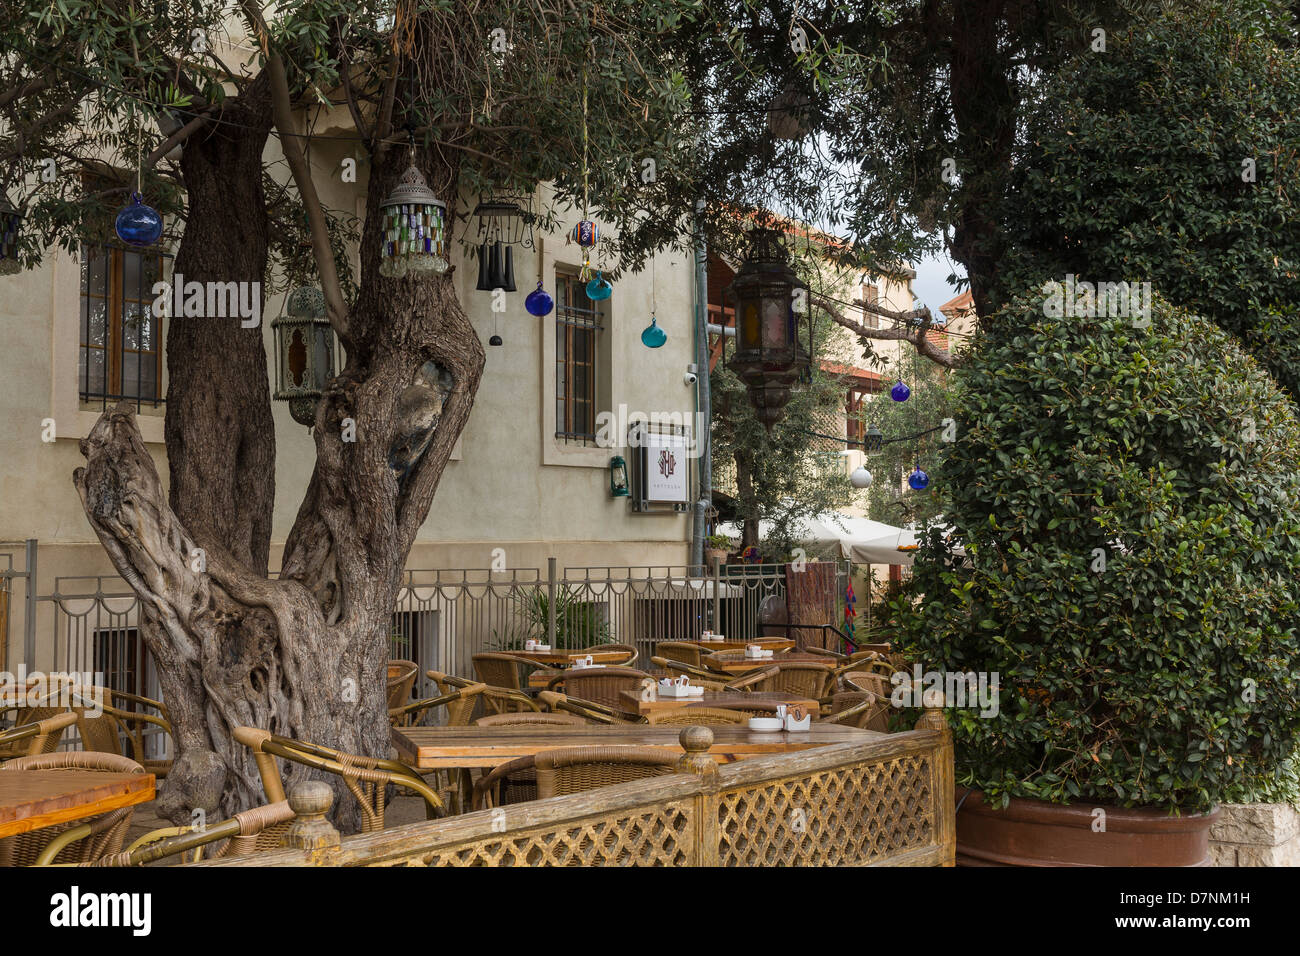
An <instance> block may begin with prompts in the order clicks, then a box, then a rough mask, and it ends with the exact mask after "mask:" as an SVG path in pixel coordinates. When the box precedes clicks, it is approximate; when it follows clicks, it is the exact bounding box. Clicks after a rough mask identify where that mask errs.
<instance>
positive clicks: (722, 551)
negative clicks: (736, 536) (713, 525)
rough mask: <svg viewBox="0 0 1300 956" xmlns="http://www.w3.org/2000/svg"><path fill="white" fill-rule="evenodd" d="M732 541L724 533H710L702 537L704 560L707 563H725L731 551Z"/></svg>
mask: <svg viewBox="0 0 1300 956" xmlns="http://www.w3.org/2000/svg"><path fill="white" fill-rule="evenodd" d="M731 545H732V541H731V539H730V538H729V537H727V536H726V535H725V534H711V535H709V536H708V537H707V538H705V539H704V560H705V562H706V563H707V564H710V565H713V564H725V563H726V560H727V555H728V554H730V553H731Z"/></svg>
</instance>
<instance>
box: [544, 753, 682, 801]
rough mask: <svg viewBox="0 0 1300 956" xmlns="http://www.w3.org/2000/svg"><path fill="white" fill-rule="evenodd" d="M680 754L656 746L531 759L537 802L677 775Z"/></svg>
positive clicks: (552, 754) (555, 754)
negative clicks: (650, 778) (598, 788)
mask: <svg viewBox="0 0 1300 956" xmlns="http://www.w3.org/2000/svg"><path fill="white" fill-rule="evenodd" d="M680 759H681V754H679V753H673V752H672V751H670V750H664V749H661V748H659V747H563V748H561V749H559V750H543V751H542V752H541V753H539V754H537V755H536V756H535V758H534V761H533V762H534V766H536V768H537V799H539V800H546V799H548V798H549V797H559V796H563V795H564V794H568V793H582V792H583V791H585V790H594V789H596V788H597V787H609V786H613V785H614V784H618V783H627V782H628V781H629V780H642V779H644V778H646V777H658V776H662V775H665V774H671V773H676V772H677V763H678V761H679V760H680Z"/></svg>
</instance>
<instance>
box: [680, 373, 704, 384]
mask: <svg viewBox="0 0 1300 956" xmlns="http://www.w3.org/2000/svg"><path fill="white" fill-rule="evenodd" d="M699 380H700V377H699V376H698V375H696V374H695V373H694V372H687V373H686V374H685V375H683V376H682V381H683V382H685V383H686V384H687V385H688V386H689V385H694V384H695V383H696V382H698V381H699Z"/></svg>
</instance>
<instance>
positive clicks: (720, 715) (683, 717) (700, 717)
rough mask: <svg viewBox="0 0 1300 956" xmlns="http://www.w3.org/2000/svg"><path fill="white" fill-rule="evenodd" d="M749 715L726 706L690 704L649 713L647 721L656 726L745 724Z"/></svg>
mask: <svg viewBox="0 0 1300 956" xmlns="http://www.w3.org/2000/svg"><path fill="white" fill-rule="evenodd" d="M749 717H750V715H749V714H747V713H745V712H744V711H742V710H731V709H729V708H724V707H704V706H698V707H695V706H691V705H689V704H688V705H687V706H685V707H677V708H674V709H673V710H661V711H658V712H656V713H651V714H647V715H646V723H649V724H653V725H654V726H656V727H662V726H673V727H677V726H681V727H690V726H692V725H694V724H699V725H701V726H716V725H718V724H743V723H745V722H746V721H748V720H749Z"/></svg>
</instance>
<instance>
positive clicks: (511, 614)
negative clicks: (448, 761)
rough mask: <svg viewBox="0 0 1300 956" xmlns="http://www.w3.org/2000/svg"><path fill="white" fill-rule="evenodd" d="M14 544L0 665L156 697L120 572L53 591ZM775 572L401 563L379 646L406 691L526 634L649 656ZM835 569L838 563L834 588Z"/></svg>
mask: <svg viewBox="0 0 1300 956" xmlns="http://www.w3.org/2000/svg"><path fill="white" fill-rule="evenodd" d="M25 550H26V560H25V563H24V566H23V568H22V569H21V570H17V569H16V568H15V567H14V565H15V557H14V555H12V554H9V553H7V552H5V551H0V602H3V603H0V622H2V623H4V624H5V631H4V632H3V634H4V636H5V637H7V647H8V654H7V655H6V657H5V658H4V660H5V666H4V667H0V670H9V671H11V672H12V671H15V670H16V669H17V668H18V667H19V665H22V666H24V667H25V668H26V670H27V671H28V672H29V673H30V672H31V671H34V670H42V671H47V672H48V671H74V672H80V673H86V672H90V673H94V674H98V675H102V676H101V677H99V678H98V679H100V680H103V682H104V683H105V685H106V686H108V687H111V688H113V689H115V690H121V691H127V692H130V693H135V694H141V695H143V696H146V697H153V698H158V697H159V696H160V691H159V687H158V683H157V675H156V672H155V668H154V666H153V662H152V658H151V655H150V654H149V652H148V650H147V648H146V647H145V645H144V641H143V638H142V636H141V632H140V628H139V621H140V617H139V616H140V603H139V600H138V598H137V597H136V595H135V594H134V592H132V591H131V589H130V588H129V587H128V586H127V585H126V582H125V581H123V580H122V579H121V578H119V577H116V576H101V577H59V578H56V579H55V581H54V588H53V590H52V591H50V592H48V593H41V592H40V588H39V586H38V584H37V582H36V549H35V545H34V542H29V543H28V545H27V547H26V549H25ZM6 558H7V559H8V561H7V563H6ZM785 573H786V566H785V565H779V564H766V565H763V564H757V565H719V566H714V567H713V568H712V569H711V570H710V571H708V572H706V573H700V570H699V569H698V568H694V569H693V568H689V567H684V566H683V567H676V566H644V567H570V568H564V569H560V568H559V567H558V564H557V562H556V560H555V559H554V558H552V559H551V560H550V561H549V562H548V563H547V567H546V568H545V569H540V568H515V569H508V570H498V569H491V568H482V569H427V570H422V569H410V570H407V571H406V572H405V575H404V578H403V581H402V585H401V589H400V591H399V593H398V596H397V599H396V601H395V602H394V608H393V615H392V626H391V630H390V641H389V650H390V654H391V656H392V657H393V658H395V659H398V658H400V659H404V660H411V661H414V662H415V663H416V664H418V665H419V673H420V675H421V678H420V680H421V683H420V685H418V686H417V688H416V692H417V693H420V694H426V695H432V694H434V693H436V690H435V689H434V688H433V687H432V686H431V682H430V681H429V680H428V679H427V678H426V677H424V672H425V671H427V670H439V671H445V672H448V673H452V674H456V675H459V676H464V677H470V676H473V660H472V659H473V656H474V655H475V654H477V653H480V652H483V651H492V650H509V649H514V648H519V649H522V647H523V645H524V642H525V641H526V640H528V639H529V638H534V639H537V640H543V641H545V642H546V643H548V644H550V645H552V646H553V647H555V648H556V649H578V648H583V647H589V646H592V645H595V644H601V643H621V644H630V645H632V646H634V647H635V648H636V649H637V651H638V654H639V664H640V665H641V666H648V665H649V659H650V656H651V655H652V654H653V653H654V646H655V644H656V643H657V642H659V641H663V640H680V639H683V638H697V637H699V636H700V633H701V632H702V631H703V630H705V629H709V630H713V631H716V632H720V633H723V634H726V635H727V636H728V637H733V638H750V637H754V636H757V635H758V634H759V630H760V623H759V615H760V608H761V606H762V604H763V601H764V600H765V599H766V598H768V597H771V596H775V597H777V598H778V599H781V600H784V597H785V593H786V579H785ZM846 574H847V568H846V567H840V568H838V573H837V575H836V577H835V579H836V582H837V588H838V590H839V592H840V594H843V591H844V581H845V575H846ZM15 580H21V581H22V583H23V585H24V587H25V589H26V592H25V595H24V597H25V600H24V601H23V602H22V608H23V614H22V617H23V627H22V629H21V632H22V634H21V638H20V637H19V636H18V635H17V629H16V628H12V627H9V625H10V624H11V623H12V618H13V617H14V616H15V615H13V614H9V613H7V612H8V611H9V610H11V609H13V608H16V607H17V605H16V604H15V602H14V601H12V600H10V598H11V597H12V595H11V590H10V586H11V584H12V582H13V581H15ZM827 623H834V622H827ZM0 643H6V642H0Z"/></svg>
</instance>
